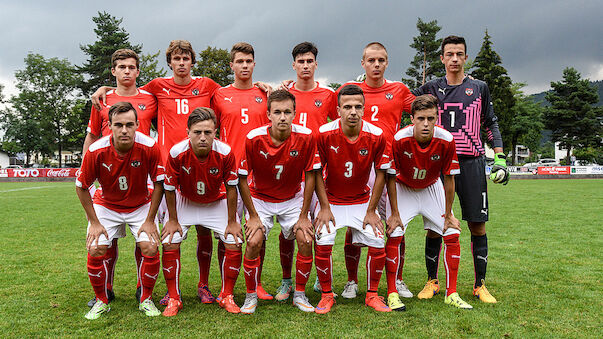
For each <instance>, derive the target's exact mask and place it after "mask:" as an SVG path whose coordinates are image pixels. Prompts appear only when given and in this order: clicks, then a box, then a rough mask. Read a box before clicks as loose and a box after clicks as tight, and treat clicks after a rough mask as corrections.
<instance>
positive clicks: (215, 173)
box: [209, 167, 220, 175]
mask: <svg viewBox="0 0 603 339" xmlns="http://www.w3.org/2000/svg"><path fill="white" fill-rule="evenodd" d="M218 172H220V170H219V169H218V168H217V167H212V168H210V169H209V174H211V175H217V174H218Z"/></svg>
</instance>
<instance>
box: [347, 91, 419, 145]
mask: <svg viewBox="0 0 603 339" xmlns="http://www.w3.org/2000/svg"><path fill="white" fill-rule="evenodd" d="M350 84H353V85H358V86H359V87H360V88H362V91H363V92H364V116H363V117H362V119H363V120H364V121H368V122H370V123H371V124H373V125H375V126H377V127H379V128H381V129H382V130H383V133H384V136H385V140H386V141H387V143H388V145H391V140H392V139H393V137H394V134H396V131H398V130H399V129H400V123H401V122H402V112H409V113H410V106H411V104H412V102H413V101H414V100H415V96H414V95H413V94H412V93H411V92H410V90H409V89H408V87H406V85H404V84H403V83H401V82H399V81H391V80H385V83H384V84H383V86H381V87H376V88H375V87H370V86H369V85H367V84H366V82H365V81H363V82H355V81H350V82H347V83H346V84H344V85H343V86H341V87H340V88H339V89H341V88H343V87H344V86H345V85H350ZM337 93H339V91H338V92H337Z"/></svg>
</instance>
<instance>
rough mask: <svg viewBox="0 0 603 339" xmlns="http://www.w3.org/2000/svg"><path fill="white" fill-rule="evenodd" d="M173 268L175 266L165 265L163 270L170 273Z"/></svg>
mask: <svg viewBox="0 0 603 339" xmlns="http://www.w3.org/2000/svg"><path fill="white" fill-rule="evenodd" d="M172 268H174V266H170V267H164V268H163V270H164V271H166V272H168V273H171V272H170V271H171V270H172Z"/></svg>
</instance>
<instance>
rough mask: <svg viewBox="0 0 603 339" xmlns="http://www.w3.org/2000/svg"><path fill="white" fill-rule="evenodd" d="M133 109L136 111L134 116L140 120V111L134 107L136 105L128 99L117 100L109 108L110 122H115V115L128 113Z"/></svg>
mask: <svg viewBox="0 0 603 339" xmlns="http://www.w3.org/2000/svg"><path fill="white" fill-rule="evenodd" d="M130 111H133V112H134V117H135V118H136V121H138V113H137V112H136V109H135V108H134V106H132V104H131V103H129V102H127V101H120V102H116V103H114V104H113V105H111V108H110V109H109V113H108V115H109V124H111V123H112V122H113V116H114V115H117V114H120V113H127V112H130Z"/></svg>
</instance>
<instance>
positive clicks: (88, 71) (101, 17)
mask: <svg viewBox="0 0 603 339" xmlns="http://www.w3.org/2000/svg"><path fill="white" fill-rule="evenodd" d="M92 21H94V23H96V28H95V29H94V32H95V33H96V36H97V40H96V41H95V42H94V43H93V44H89V45H80V49H81V50H82V51H83V52H84V54H86V55H87V56H88V60H87V61H86V62H85V63H84V64H83V65H82V66H79V67H78V68H77V69H78V71H79V72H80V73H81V74H84V75H86V80H85V81H83V82H82V85H81V89H82V92H83V93H84V95H90V94H91V93H92V92H93V91H95V90H96V89H97V88H99V87H100V86H103V85H108V86H115V79H114V77H113V76H112V75H111V55H112V54H113V52H115V50H118V49H120V48H129V49H131V50H133V51H135V52H136V53H139V54H140V51H141V50H142V45H132V44H131V43H130V41H129V37H130V34H129V33H128V32H126V30H125V29H123V28H122V27H120V25H121V23H122V21H123V19H117V18H116V17H114V16H112V15H110V14H109V13H107V12H98V16H95V17H93V18H92Z"/></svg>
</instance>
